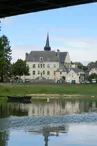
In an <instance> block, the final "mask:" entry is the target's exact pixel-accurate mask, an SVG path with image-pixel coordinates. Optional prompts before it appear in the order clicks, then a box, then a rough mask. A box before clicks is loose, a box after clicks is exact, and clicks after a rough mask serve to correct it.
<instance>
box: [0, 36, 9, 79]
mask: <svg viewBox="0 0 97 146" xmlns="http://www.w3.org/2000/svg"><path fill="white" fill-rule="evenodd" d="M10 68H11V47H10V45H9V40H8V38H7V37H6V36H5V35H3V36H2V37H0V81H1V82H3V81H4V80H5V79H7V78H8V77H9V76H10Z"/></svg>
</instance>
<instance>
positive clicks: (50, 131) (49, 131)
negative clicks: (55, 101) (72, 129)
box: [43, 125, 69, 146]
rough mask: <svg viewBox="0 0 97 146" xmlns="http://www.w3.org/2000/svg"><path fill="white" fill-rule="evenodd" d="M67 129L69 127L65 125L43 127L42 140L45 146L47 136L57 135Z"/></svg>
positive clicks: (65, 131)
mask: <svg viewBox="0 0 97 146" xmlns="http://www.w3.org/2000/svg"><path fill="white" fill-rule="evenodd" d="M68 130H69V127H68V126H67V125H66V126H59V127H43V136H44V142H45V146H48V140H49V139H48V138H49V136H59V134H60V133H61V132H62V133H67V132H68Z"/></svg>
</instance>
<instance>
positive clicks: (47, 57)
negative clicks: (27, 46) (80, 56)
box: [26, 51, 67, 63]
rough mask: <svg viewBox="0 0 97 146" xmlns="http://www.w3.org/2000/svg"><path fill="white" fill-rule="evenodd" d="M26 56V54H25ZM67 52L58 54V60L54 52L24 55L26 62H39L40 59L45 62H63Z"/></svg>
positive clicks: (34, 52)
mask: <svg viewBox="0 0 97 146" xmlns="http://www.w3.org/2000/svg"><path fill="white" fill-rule="evenodd" d="M26 54H27V53H26ZM66 55H67V52H59V59H58V54H57V52H55V51H31V52H30V53H29V54H27V55H26V61H27V62H39V61H40V57H43V61H45V62H58V61H60V62H61V63H63V62H64V60H65V58H66Z"/></svg>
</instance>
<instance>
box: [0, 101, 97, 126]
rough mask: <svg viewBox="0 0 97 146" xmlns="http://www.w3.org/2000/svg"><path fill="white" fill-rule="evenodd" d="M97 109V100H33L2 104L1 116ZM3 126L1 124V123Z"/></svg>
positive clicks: (44, 114) (39, 114)
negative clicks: (27, 102) (24, 102)
mask: <svg viewBox="0 0 97 146" xmlns="http://www.w3.org/2000/svg"><path fill="white" fill-rule="evenodd" d="M94 110H95V111H96V110H97V102H95V101H94V102H93V101H92V102H91V101H87V102H84V101H82V102H77V101H75V102H66V101H55V102H49V103H47V102H33V103H31V104H21V103H20V104H19V103H8V104H0V117H1V118H3V117H9V116H10V115H14V116H27V115H28V116H57V115H66V114H78V113H83V112H89V111H91V112H92V111H94ZM0 126H1V125H0Z"/></svg>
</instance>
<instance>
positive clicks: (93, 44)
mask: <svg viewBox="0 0 97 146" xmlns="http://www.w3.org/2000/svg"><path fill="white" fill-rule="evenodd" d="M1 21H2V23H1V26H2V30H1V32H0V35H2V34H5V35H6V36H7V37H8V38H9V40H10V45H11V46H12V48H11V49H12V57H13V59H12V61H13V62H14V61H16V60H17V59H18V58H21V59H25V53H26V52H28V53H30V51H32V50H43V49H44V46H45V41H46V36H47V32H49V37H50V46H51V48H52V50H55V51H57V49H60V51H68V52H69V54H70V57H71V60H72V61H81V62H87V61H95V60H97V3H93V4H86V5H80V6H73V7H67V8H60V9H54V10H48V11H41V12H36V13H30V14H24V15H18V16H13V17H8V18H5V19H2V20H1Z"/></svg>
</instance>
